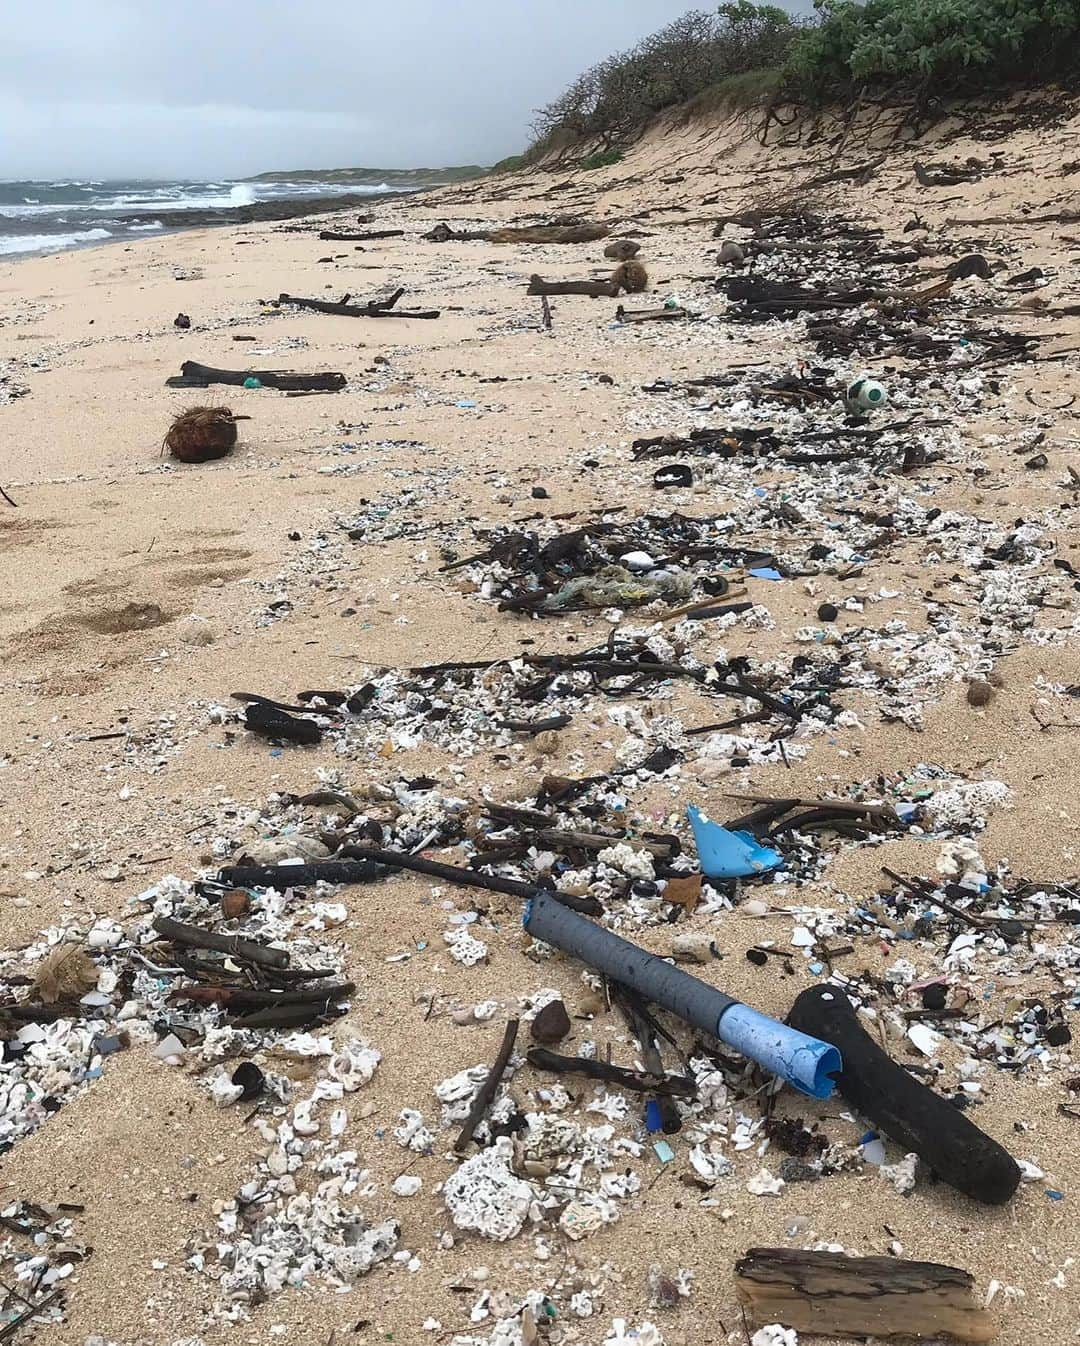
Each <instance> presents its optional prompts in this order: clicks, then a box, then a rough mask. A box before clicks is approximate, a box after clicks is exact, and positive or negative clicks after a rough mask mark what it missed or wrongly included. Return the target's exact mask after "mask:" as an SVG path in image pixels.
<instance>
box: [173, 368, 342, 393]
mask: <svg viewBox="0 0 1080 1346" xmlns="http://www.w3.org/2000/svg"><path fill="white" fill-rule="evenodd" d="M249 380H254V383H252V384H249V383H248V381H249ZM347 382H348V380H347V379H346V378H345V375H344V374H340V373H337V372H334V373H325V374H298V373H295V372H294V371H293V370H290V369H214V368H213V367H212V366H210V365H201V364H199V363H198V362H197V361H195V360H185V361H184V363H183V364H182V365H181V366H180V373H179V375H178V376H176V375H174V376H173V377H172V378H169V379H166V380H165V386H166V387H167V388H207V387H209V386H210V384H212V383H226V384H229V385H230V386H231V387H234V388H243V387H245V386H251V387H255V388H258V387H260V386H261V387H263V388H275V389H277V390H278V391H280V392H319V393H336V392H339V391H340V390H341V389H342V388H344V387H345V384H346V383H347Z"/></svg>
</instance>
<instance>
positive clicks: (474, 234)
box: [420, 224, 491, 243]
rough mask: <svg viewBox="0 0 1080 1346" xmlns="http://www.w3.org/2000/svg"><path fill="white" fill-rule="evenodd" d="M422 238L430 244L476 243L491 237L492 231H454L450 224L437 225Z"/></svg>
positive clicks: (422, 235)
mask: <svg viewBox="0 0 1080 1346" xmlns="http://www.w3.org/2000/svg"><path fill="white" fill-rule="evenodd" d="M420 237H421V238H423V239H425V240H426V241H427V242H428V243H476V242H482V241H484V240H486V239H489V238H490V237H491V231H490V229H452V228H451V227H450V226H449V225H448V224H437V225H436V226H435V228H434V229H429V230H428V232H427V233H426V234H421V235H420Z"/></svg>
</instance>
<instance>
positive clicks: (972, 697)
mask: <svg viewBox="0 0 1080 1346" xmlns="http://www.w3.org/2000/svg"><path fill="white" fill-rule="evenodd" d="M993 695H994V689H993V687H991V686H990V684H989V683H988V682H983V680H982V679H981V678H976V679H975V681H974V682H969V683H968V689H967V701H968V705H969V706H988V705H989V704H990V699H991V697H992V696H993Z"/></svg>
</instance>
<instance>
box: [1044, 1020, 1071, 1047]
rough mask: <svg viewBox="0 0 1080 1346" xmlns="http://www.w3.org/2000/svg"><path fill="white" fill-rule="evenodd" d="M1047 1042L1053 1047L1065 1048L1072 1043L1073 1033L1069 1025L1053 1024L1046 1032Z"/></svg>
mask: <svg viewBox="0 0 1080 1346" xmlns="http://www.w3.org/2000/svg"><path fill="white" fill-rule="evenodd" d="M1046 1041H1047V1042H1048V1043H1049V1044H1050V1046H1051V1047H1065V1046H1067V1045H1068V1044H1069V1043H1070V1042H1072V1032H1071V1030H1070V1029H1069V1025H1068V1024H1051V1025H1050V1027H1049V1028H1048V1029H1047V1030H1046Z"/></svg>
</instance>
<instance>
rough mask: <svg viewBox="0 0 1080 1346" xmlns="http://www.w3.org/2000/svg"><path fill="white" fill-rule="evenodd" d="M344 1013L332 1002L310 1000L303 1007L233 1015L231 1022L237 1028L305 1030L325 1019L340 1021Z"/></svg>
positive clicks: (277, 1007)
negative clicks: (308, 1026)
mask: <svg viewBox="0 0 1080 1346" xmlns="http://www.w3.org/2000/svg"><path fill="white" fill-rule="evenodd" d="M344 1013H345V1011H344V1010H343V1009H339V1008H338V1007H337V1006H336V1005H335V1004H334V1003H333V1002H332V1001H331V1000H320V1001H318V1002H315V1001H310V1000H309V1001H308V1002H307V1003H306V1004H303V1005H275V1006H270V1007H269V1008H267V1009H260V1010H254V1011H252V1012H251V1013H250V1014H241V1015H233V1017H232V1018H231V1019H230V1020H229V1022H230V1024H232V1025H233V1026H234V1027H236V1028H304V1027H305V1026H306V1025H307V1024H312V1023H318V1022H320V1021H322V1020H323V1019H340V1018H341V1016H342V1015H343V1014H344Z"/></svg>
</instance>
